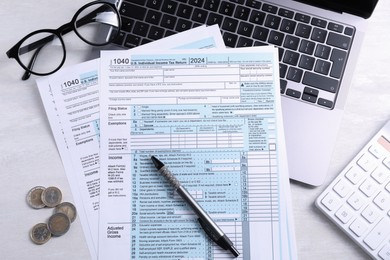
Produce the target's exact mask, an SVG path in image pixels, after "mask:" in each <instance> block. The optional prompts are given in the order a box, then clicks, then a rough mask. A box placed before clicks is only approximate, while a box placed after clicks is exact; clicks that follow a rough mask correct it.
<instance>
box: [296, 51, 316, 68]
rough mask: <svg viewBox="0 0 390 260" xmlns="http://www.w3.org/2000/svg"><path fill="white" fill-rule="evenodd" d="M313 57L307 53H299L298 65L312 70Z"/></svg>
mask: <svg viewBox="0 0 390 260" xmlns="http://www.w3.org/2000/svg"><path fill="white" fill-rule="evenodd" d="M314 62H315V58H313V57H311V56H307V55H304V54H303V55H301V59H300V60H299V64H298V66H299V67H300V68H302V69H306V70H312V69H313V67H314Z"/></svg>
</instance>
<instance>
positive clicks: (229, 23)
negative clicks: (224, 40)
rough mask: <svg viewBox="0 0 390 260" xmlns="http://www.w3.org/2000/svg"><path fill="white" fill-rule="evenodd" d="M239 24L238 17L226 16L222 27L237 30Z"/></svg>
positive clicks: (231, 30) (230, 30)
mask: <svg viewBox="0 0 390 260" xmlns="http://www.w3.org/2000/svg"><path fill="white" fill-rule="evenodd" d="M237 26H238V21H237V19H233V18H229V17H226V18H225V20H224V21H223V24H222V29H223V30H226V31H229V32H235V31H236V29H237Z"/></svg>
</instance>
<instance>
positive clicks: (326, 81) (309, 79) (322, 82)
mask: <svg viewBox="0 0 390 260" xmlns="http://www.w3.org/2000/svg"><path fill="white" fill-rule="evenodd" d="M302 83H303V84H304V85H307V86H311V87H315V88H318V89H322V90H325V91H328V92H330V93H336V92H337V90H338V87H339V81H338V80H335V79H332V78H329V77H325V76H322V75H319V74H315V73H313V72H310V71H306V72H305V74H304V75H303V80H302Z"/></svg>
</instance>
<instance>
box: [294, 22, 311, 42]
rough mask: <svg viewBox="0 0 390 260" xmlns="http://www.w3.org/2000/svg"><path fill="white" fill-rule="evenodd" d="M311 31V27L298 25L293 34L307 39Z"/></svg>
mask: <svg viewBox="0 0 390 260" xmlns="http://www.w3.org/2000/svg"><path fill="white" fill-rule="evenodd" d="M311 29H312V27H311V26H310V25H307V24H303V23H298V26H297V31H296V32H295V35H296V36H300V37H303V38H306V39H308V38H309V37H310V34H311Z"/></svg>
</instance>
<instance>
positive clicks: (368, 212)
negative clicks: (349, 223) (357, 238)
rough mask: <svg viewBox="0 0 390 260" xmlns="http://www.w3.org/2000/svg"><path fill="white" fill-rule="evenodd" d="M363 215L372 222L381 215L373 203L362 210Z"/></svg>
mask: <svg viewBox="0 0 390 260" xmlns="http://www.w3.org/2000/svg"><path fill="white" fill-rule="evenodd" d="M362 216H363V217H364V218H365V219H366V220H367V221H368V222H370V223H374V222H375V220H377V218H378V217H379V211H378V210H377V209H376V208H374V207H373V206H372V205H368V206H367V207H366V208H365V209H364V210H363V212H362Z"/></svg>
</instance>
